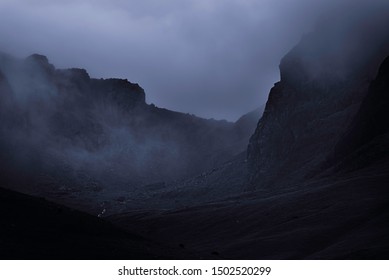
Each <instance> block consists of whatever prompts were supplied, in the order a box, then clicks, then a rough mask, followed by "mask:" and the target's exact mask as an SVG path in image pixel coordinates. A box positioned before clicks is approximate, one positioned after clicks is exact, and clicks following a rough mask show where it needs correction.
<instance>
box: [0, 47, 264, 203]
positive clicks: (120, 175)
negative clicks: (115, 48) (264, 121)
mask: <svg viewBox="0 0 389 280" xmlns="http://www.w3.org/2000/svg"><path fill="white" fill-rule="evenodd" d="M0 98H1V101H2V102H1V104H0V106H2V110H1V113H0V117H1V119H0V121H1V126H0V133H1V146H0V149H1V157H2V163H1V164H0V168H1V171H2V176H1V180H0V181H1V182H2V183H3V184H6V185H10V186H11V187H13V188H15V186H20V187H17V189H21V190H24V191H26V189H25V188H28V191H29V192H30V193H36V192H38V193H40V194H41V195H45V194H47V193H51V192H54V193H57V194H58V196H61V195H62V196H68V198H70V197H71V196H74V195H76V196H79V195H80V192H83V191H85V190H92V193H94V194H95V193H96V192H99V190H102V189H106V190H110V191H112V190H122V191H123V192H125V193H126V194H127V195H128V194H131V196H137V194H134V193H133V191H134V188H135V187H137V188H139V192H140V193H142V192H143V191H142V186H143V185H148V184H154V183H162V184H163V182H167V181H172V180H178V179H184V178H187V177H190V176H194V175H197V174H200V173H202V172H204V171H206V170H207V169H211V168H213V167H215V166H218V165H219V164H222V163H224V162H226V161H228V160H229V159H230V158H232V157H233V156H235V155H237V154H239V153H241V152H242V151H244V150H245V148H246V145H247V142H248V138H249V136H250V134H251V133H252V131H253V130H254V123H255V122H256V121H257V120H254V121H253V117H252V115H253V114H254V115H255V113H253V114H251V115H250V116H249V117H247V118H246V119H247V120H246V121H241V122H239V123H237V124H234V123H231V122H227V121H216V120H207V119H202V118H199V117H196V116H194V115H190V114H184V113H179V112H174V111H170V110H167V109H162V108H158V107H156V106H154V105H153V104H151V105H149V104H146V102H145V92H144V90H143V89H142V88H141V87H140V86H139V85H138V84H134V83H131V82H129V81H128V80H123V79H94V78H91V77H90V76H89V74H88V73H87V71H86V70H84V69H76V68H73V69H56V68H55V67H54V66H53V65H52V64H50V62H49V61H48V59H47V58H46V57H45V56H42V55H37V54H35V55H32V56H29V57H28V58H26V59H16V58H13V57H11V56H9V55H6V54H1V55H0ZM254 118H255V117H254ZM257 118H259V117H257ZM17 174H24V175H23V176H18V175H17ZM35 185H39V187H36V186H35ZM88 193H89V192H88ZM88 195H90V193H89V194H85V199H87V197H88ZM109 195H112V192H111V193H110V194H106V195H101V197H100V198H101V200H102V201H105V200H107V196H109ZM103 196H104V198H103Z"/></svg>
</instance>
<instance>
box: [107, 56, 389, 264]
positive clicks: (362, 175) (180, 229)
mask: <svg viewBox="0 0 389 280" xmlns="http://www.w3.org/2000/svg"><path fill="white" fill-rule="evenodd" d="M388 80H389V71H388V59H386V60H385V62H384V63H383V64H382V66H381V67H380V71H379V73H378V76H377V78H376V79H375V80H374V81H373V82H372V83H371V86H370V91H369V93H368V95H367V96H366V98H365V99H364V101H363V102H362V105H361V108H360V110H359V111H358V113H357V114H356V116H355V117H354V119H353V120H352V121H351V126H349V128H348V129H347V133H345V134H344V135H343V136H340V140H339V142H338V144H337V145H336V146H337V150H338V153H337V154H336V156H337V160H338V162H335V163H334V162H333V164H335V168H334V167H333V166H330V167H328V166H327V170H326V173H325V176H321V177H315V178H309V179H305V180H304V181H303V182H300V183H295V184H293V185H292V184H290V185H288V186H285V185H284V186H282V187H274V188H272V189H270V190H269V189H258V190H256V191H252V192H247V193H246V194H240V195H235V196H232V197H230V198H229V199H223V200H221V201H217V202H212V203H207V204H203V205H197V206H195V207H186V208H181V209H173V210H165V209H162V210H154V211H136V212H131V211H130V212H127V213H124V214H121V215H116V216H112V217H110V220H111V221H113V222H115V223H118V224H120V225H122V226H125V227H126V225H127V226H129V225H131V226H132V227H134V226H135V228H136V230H137V232H139V233H140V234H145V235H146V236H147V237H149V238H151V239H153V240H158V241H159V242H164V243H167V244H169V245H171V246H177V247H178V245H179V244H184V246H185V248H187V249H188V250H190V251H192V252H196V253H197V254H199V255H200V256H202V257H203V258H212V257H214V256H217V257H220V258H223V259H387V258H388V257H389V227H388V226H387V223H388V219H389V195H388V186H389V154H388V151H389V149H388V147H389V138H388V122H387V120H388V118H387V117H388V116H387V114H388V111H387V110H386V108H387V107H386V105H387V97H388V96H389V86H388ZM348 143H349V144H350V146H349V145H348ZM172 235H174V236H175V238H174V240H173V239H172V238H171V236H172Z"/></svg>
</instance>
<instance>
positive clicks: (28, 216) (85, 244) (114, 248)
mask: <svg viewBox="0 0 389 280" xmlns="http://www.w3.org/2000/svg"><path fill="white" fill-rule="evenodd" d="M0 211H1V213H2V215H1V217H0V259H16V260H19V259H70V260H74V259H76V260H77V259H93V260H94V259H167V258H168V259H169V258H176V257H177V254H178V255H180V254H182V253H181V252H180V251H179V250H175V249H171V248H168V247H163V246H161V245H159V244H157V243H154V242H151V241H149V240H146V239H144V238H142V237H140V236H137V235H134V234H131V233H128V232H126V231H124V230H122V229H119V228H117V227H115V226H113V225H112V224H111V223H109V222H107V221H104V220H102V219H99V218H97V217H93V216H91V215H88V214H85V213H82V212H79V211H76V210H73V209H70V208H67V207H64V206H61V205H58V204H55V203H52V202H49V201H46V200H45V199H43V198H36V197H31V196H28V195H24V194H20V193H16V192H13V191H9V190H5V189H2V188H0ZM181 251H182V250H181ZM182 255H183V256H186V257H187V256H188V254H186V255H184V254H182ZM189 256H190V254H189ZM191 258H196V257H195V256H193V255H192V256H191Z"/></svg>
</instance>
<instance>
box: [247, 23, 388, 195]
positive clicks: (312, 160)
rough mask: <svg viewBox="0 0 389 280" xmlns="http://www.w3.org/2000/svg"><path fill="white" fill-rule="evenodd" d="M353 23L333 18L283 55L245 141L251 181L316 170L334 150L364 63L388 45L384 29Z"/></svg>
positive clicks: (366, 68)
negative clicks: (346, 24)
mask: <svg viewBox="0 0 389 280" xmlns="http://www.w3.org/2000/svg"><path fill="white" fill-rule="evenodd" d="M342 20H344V19H342ZM383 21H386V22H387V21H388V19H387V18H384V19H383ZM377 22H378V23H379V24H381V23H382V22H380V21H379V20H378V21H377ZM357 23H358V24H356V26H357V27H358V26H359V25H361V24H362V26H361V29H360V30H359V29H358V32H349V31H347V30H346V31H345V30H343V29H342V28H338V26H337V20H336V19H334V21H333V22H332V23H331V22H330V23H328V24H327V25H325V26H324V27H323V28H322V29H319V30H316V31H315V32H314V33H312V34H309V35H307V36H305V37H303V39H302V40H301V42H300V43H299V44H298V45H297V46H296V47H295V48H293V49H292V50H291V51H290V52H289V53H288V54H287V55H286V56H285V57H284V58H283V59H282V61H281V64H280V73H281V80H280V82H278V83H276V84H275V85H274V87H273V88H272V89H271V91H270V94H269V98H268V101H267V104H266V108H265V112H264V114H263V117H262V119H261V121H260V122H259V123H258V126H257V129H256V131H255V133H254V135H253V136H252V137H251V140H250V144H249V148H248V166H249V173H250V188H251V189H258V188H262V189H263V188H264V189H271V188H272V187H276V186H279V187H280V186H282V185H293V184H295V183H296V182H299V181H301V180H304V178H306V177H307V176H312V174H316V173H318V172H320V168H321V166H322V163H323V162H325V161H326V159H327V158H328V156H329V155H330V154H332V153H333V152H334V148H335V145H336V144H337V142H338V141H339V140H340V138H341V136H342V134H343V133H344V130H346V129H347V127H348V126H349V124H350V122H351V120H352V119H353V118H354V116H355V114H356V112H357V110H358V108H359V106H360V103H361V101H362V100H363V98H364V96H366V94H367V91H368V87H369V83H370V81H371V80H372V79H373V78H374V76H372V72H373V71H372V70H371V69H374V68H375V69H377V68H378V65H379V63H380V62H378V61H382V59H383V57H385V56H386V55H387V53H388V50H389V34H388V32H387V31H386V30H383V29H382V28H377V29H376V30H377V32H378V33H379V34H378V33H371V32H370V31H369V29H367V28H363V27H364V26H363V24H364V22H363V21H358V22H357ZM373 26H374V24H373ZM357 27H355V26H354V28H357ZM356 30H357V29H356ZM369 32H370V33H369ZM346 46H347V48H346ZM377 62H378V63H377Z"/></svg>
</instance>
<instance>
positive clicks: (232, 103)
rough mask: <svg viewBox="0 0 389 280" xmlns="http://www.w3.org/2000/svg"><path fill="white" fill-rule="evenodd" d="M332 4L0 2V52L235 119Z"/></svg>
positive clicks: (259, 97)
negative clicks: (125, 83)
mask: <svg viewBox="0 0 389 280" xmlns="http://www.w3.org/2000/svg"><path fill="white" fill-rule="evenodd" d="M346 1H349V2H351V3H353V1H351V0H343V2H346ZM330 2H332V4H330ZM337 2H340V1H339V0H338V1H335V0H331V1H328V0H327V1H321V0H316V1H315V0H163V1H162V0H116V1H115V0H67V1H63V0H61V1H59V0H0V50H1V51H4V52H7V53H9V54H12V55H14V56H17V57H25V56H27V55H30V54H32V53H40V54H44V55H46V56H47V57H48V58H49V60H50V61H51V63H53V64H54V65H55V66H56V67H57V68H68V67H79V68H85V69H87V70H88V72H89V74H90V75H91V76H92V77H95V78H110V77H117V78H127V79H128V80H129V81H131V82H135V83H139V84H140V85H141V86H142V87H143V88H144V89H145V91H146V96H147V102H148V103H154V104H155V105H157V106H159V107H165V108H168V109H172V110H177V111H181V112H188V113H194V114H196V115H199V116H202V117H208V118H211V117H213V118H216V119H228V120H236V119H237V118H238V117H239V116H241V115H242V114H244V113H247V112H248V111H250V110H253V109H255V108H256V107H259V106H260V105H261V104H263V103H265V102H266V99H267V95H268V92H269V89H270V88H271V86H272V85H273V83H274V82H276V81H278V79H279V72H278V64H279V62H280V59H281V58H282V56H283V55H284V54H285V53H286V52H287V51H288V50H290V48H291V47H293V45H295V44H296V43H297V42H298V41H299V39H300V38H301V36H302V34H304V33H306V32H308V31H310V30H311V29H312V27H313V25H314V22H315V19H316V17H317V16H318V15H319V14H320V13H322V12H323V11H324V10H326V9H328V8H330V7H331V8H333V7H332V6H333V5H335V4H334V3H337ZM354 2H355V1H354ZM331 5H332V6H331Z"/></svg>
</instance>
